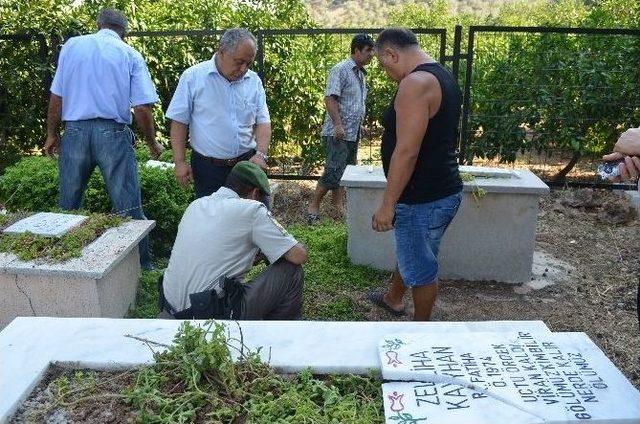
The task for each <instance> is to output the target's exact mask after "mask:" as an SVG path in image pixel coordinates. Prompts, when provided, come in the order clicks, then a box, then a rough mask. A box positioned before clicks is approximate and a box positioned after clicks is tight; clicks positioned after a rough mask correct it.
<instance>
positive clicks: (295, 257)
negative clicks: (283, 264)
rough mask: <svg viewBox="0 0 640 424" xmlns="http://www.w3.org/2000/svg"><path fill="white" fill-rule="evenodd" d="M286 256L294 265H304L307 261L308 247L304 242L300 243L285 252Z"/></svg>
mask: <svg viewBox="0 0 640 424" xmlns="http://www.w3.org/2000/svg"><path fill="white" fill-rule="evenodd" d="M284 258H285V259H286V260H287V261H289V262H291V263H292V264H294V265H302V264H303V263H305V262H306V261H307V249H305V247H304V245H303V244H302V243H298V244H296V245H295V246H293V247H292V248H291V249H289V250H288V251H287V253H285V254H284Z"/></svg>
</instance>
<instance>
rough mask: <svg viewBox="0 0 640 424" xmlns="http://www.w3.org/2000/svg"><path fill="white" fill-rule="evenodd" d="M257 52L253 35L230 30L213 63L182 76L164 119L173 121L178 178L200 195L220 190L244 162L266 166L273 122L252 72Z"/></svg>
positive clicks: (259, 85) (213, 58)
mask: <svg viewBox="0 0 640 424" xmlns="http://www.w3.org/2000/svg"><path fill="white" fill-rule="evenodd" d="M256 52H257V42H256V38H255V37H254V36H253V34H251V33H250V32H249V31H248V30H247V29H245V28H231V29H228V30H227V31H225V33H224V34H223V35H222V37H221V39H220V45H219V48H218V51H217V52H216V54H214V55H213V57H212V58H211V59H210V60H207V61H204V62H201V63H198V64H196V65H194V66H192V67H190V68H189V69H187V70H186V71H184V73H183V74H182V76H181V77H180V81H179V82H178V86H177V87H176V91H175V93H174V94H173V98H172V99H171V103H170V104H169V108H168V109H167V113H166V117H167V118H169V119H171V148H172V149H173V162H174V163H175V174H176V179H177V181H178V182H179V183H180V184H184V185H186V184H188V183H190V182H191V181H193V183H194V188H195V192H196V197H203V196H208V195H210V194H211V193H213V192H215V191H216V190H218V189H219V188H220V187H221V186H222V185H223V184H224V182H225V179H226V178H227V175H228V174H229V172H230V171H231V168H233V166H234V165H235V164H236V163H238V162H240V161H243V160H248V161H250V162H253V163H255V164H257V165H259V166H260V167H261V168H263V169H266V168H267V159H268V156H267V154H268V152H269V141H270V140H271V119H270V118H269V110H268V108H267V100H266V95H265V92H264V87H263V86H262V81H261V80H260V77H258V75H257V74H256V73H255V72H253V71H252V70H250V69H249V68H250V66H251V64H252V63H253V60H254V59H255V57H256ZM187 140H188V141H189V144H190V145H191V148H192V152H191V161H190V162H189V163H187V159H186V155H185V145H186V142H187Z"/></svg>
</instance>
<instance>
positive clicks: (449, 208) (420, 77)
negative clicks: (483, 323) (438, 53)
mask: <svg viewBox="0 0 640 424" xmlns="http://www.w3.org/2000/svg"><path fill="white" fill-rule="evenodd" d="M376 50H377V56H378V60H379V61H380V64H381V65H382V67H383V68H384V69H385V71H386V73H387V75H388V76H389V78H391V79H392V80H394V81H396V82H398V90H397V92H396V95H395V97H394V100H393V103H392V105H391V106H390V107H389V109H387V111H386V112H385V113H384V116H383V119H382V120H383V125H384V129H385V130H384V134H383V136H382V148H381V150H382V164H383V167H384V172H385V176H386V177H387V187H386V189H385V192H384V196H383V200H382V204H381V205H380V207H379V208H378V210H377V211H376V213H375V215H374V216H373V218H372V227H373V229H374V230H375V231H389V230H391V229H395V240H396V256H397V258H398V269H397V271H396V272H394V274H393V276H392V278H391V287H390V288H389V290H388V291H387V292H386V293H384V294H382V293H372V294H371V295H370V299H371V301H373V302H374V303H375V304H377V305H379V306H382V307H384V308H385V309H387V310H389V311H391V312H392V313H395V314H401V313H403V312H404V302H403V297H404V294H405V291H406V288H411V289H412V294H413V301H414V307H415V314H414V319H415V320H417V321H426V320H429V319H430V317H431V311H432V308H433V305H434V303H435V299H436V295H437V292H438V283H437V282H438V261H437V256H438V249H439V248H440V240H441V239H442V236H443V235H444V232H445V230H446V228H447V227H448V225H449V223H450V222H451V220H452V219H453V217H454V216H455V214H456V212H457V211H458V207H459V206H460V201H461V198H462V195H461V191H462V181H461V180H460V175H459V173H458V164H457V161H456V154H455V148H456V143H457V134H458V131H457V128H458V120H459V117H460V106H461V100H462V95H461V92H460V88H459V87H458V84H457V82H456V81H455V79H454V78H453V76H452V75H451V74H450V73H449V72H448V71H447V70H446V69H445V68H444V67H442V66H441V65H440V64H438V63H437V62H435V61H434V60H433V59H432V58H431V57H430V56H429V55H428V54H427V53H425V52H424V51H423V50H422V49H421V48H420V46H419V45H418V41H417V39H416V36H415V34H413V33H412V32H411V31H409V30H407V29H404V28H390V29H387V30H384V31H382V32H381V33H380V35H379V37H378V41H377V43H376Z"/></svg>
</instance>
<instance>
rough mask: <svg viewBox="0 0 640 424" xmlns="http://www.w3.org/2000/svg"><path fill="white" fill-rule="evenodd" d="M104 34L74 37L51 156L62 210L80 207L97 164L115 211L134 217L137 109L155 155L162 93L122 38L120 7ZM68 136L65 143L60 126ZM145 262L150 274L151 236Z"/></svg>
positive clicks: (101, 22)
mask: <svg viewBox="0 0 640 424" xmlns="http://www.w3.org/2000/svg"><path fill="white" fill-rule="evenodd" d="M97 24H98V32H96V33H94V34H89V35H81V36H78V37H72V38H70V39H69V40H68V41H67V42H66V43H64V45H63V46H62V50H61V51H60V57H59V58H58V67H57V69H56V74H55V77H54V78H53V83H52V84H51V96H50V99H49V109H48V112H47V141H46V143H45V146H44V150H45V153H47V154H48V155H50V156H53V155H54V154H55V153H59V159H58V163H59V168H60V208H61V209H63V210H74V209H79V208H80V207H81V206H82V198H83V196H84V191H85V189H86V187H87V183H88V181H89V178H90V177H91V173H92V172H93V170H94V168H95V167H96V166H98V168H100V172H101V173H102V176H103V178H104V182H105V185H106V187H107V191H108V193H109V197H110V198H111V205H112V210H113V212H114V213H117V214H120V215H128V216H131V217H132V218H134V219H146V218H145V216H144V213H143V211H142V205H141V203H142V202H141V195H140V184H139V182H138V170H137V165H136V158H135V152H134V150H133V143H134V137H133V132H132V131H131V129H130V128H129V125H130V124H131V109H132V108H133V115H134V117H135V120H136V123H137V124H138V127H139V129H140V130H141V131H142V133H143V134H144V138H145V141H146V143H147V145H148V146H149V150H150V151H151V156H153V157H154V158H157V157H158V156H159V155H160V153H162V151H163V150H164V148H163V147H162V145H160V144H159V143H158V142H157V141H156V132H155V127H154V123H153V112H152V109H151V106H152V105H153V104H154V103H156V102H157V101H158V95H157V94H156V89H155V87H154V86H153V82H152V81H151V75H149V71H148V69H147V65H146V64H145V62H144V59H143V58H142V55H141V54H140V53H139V52H138V51H136V50H135V49H134V48H133V47H131V46H129V45H128V44H126V43H125V42H124V41H123V38H124V36H125V33H126V31H127V27H128V23H127V19H126V18H125V16H124V15H123V14H122V12H120V11H119V10H115V9H104V10H102V11H101V12H100V14H99V15H98V19H97ZM61 121H64V127H65V128H64V135H63V136H62V139H61V140H60V139H59V133H58V131H59V127H60V122H61ZM140 263H141V265H142V267H143V268H145V269H150V268H152V267H153V265H152V263H151V255H150V252H149V248H148V237H145V238H144V239H143V240H142V241H141V242H140Z"/></svg>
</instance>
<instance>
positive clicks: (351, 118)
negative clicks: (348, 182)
mask: <svg viewBox="0 0 640 424" xmlns="http://www.w3.org/2000/svg"><path fill="white" fill-rule="evenodd" d="M373 44H374V43H373V38H371V36H370V35H367V34H356V35H355V36H354V37H353V39H352V40H351V57H350V58H348V59H345V60H343V61H342V62H339V63H338V64H336V65H335V66H334V67H333V68H331V71H330V72H329V76H328V77H327V88H326V90H325V93H324V96H325V97H324V103H325V106H326V107H327V114H326V117H325V120H324V125H323V126H322V133H321V136H322V142H323V143H324V146H325V165H324V172H323V173H322V176H321V177H320V180H319V181H318V185H317V186H316V190H315V192H314V193H313V198H312V199H311V201H310V202H309V208H308V213H309V215H308V221H309V224H315V223H316V222H317V221H318V219H319V218H320V203H321V202H322V199H323V198H324V196H325V195H326V194H327V192H328V191H329V190H331V191H332V195H333V202H332V203H333V208H334V213H335V215H336V216H340V215H341V214H342V198H343V197H344V188H342V187H340V179H341V178H342V174H343V173H344V170H345V169H346V167H347V165H355V164H356V161H357V155H358V141H359V139H360V127H361V125H362V121H363V120H364V115H365V103H366V100H367V84H366V80H365V77H366V74H367V71H365V69H364V67H365V66H366V65H368V64H369V62H371V59H372V58H373Z"/></svg>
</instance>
